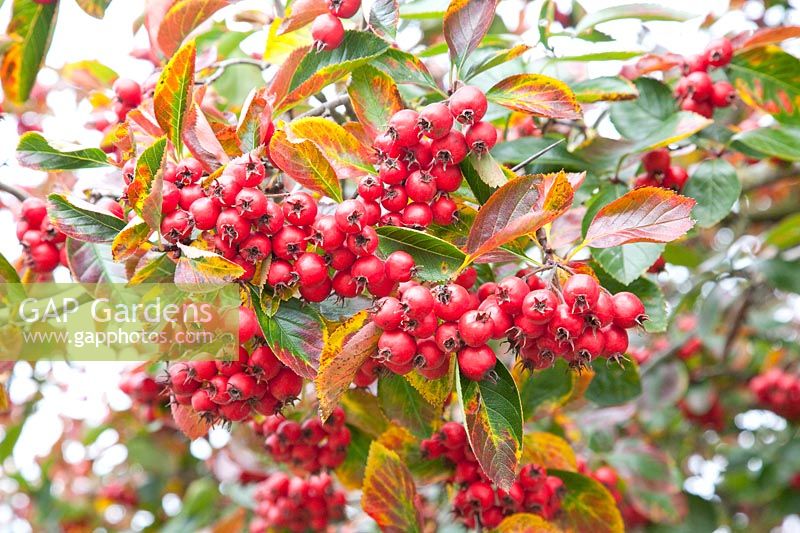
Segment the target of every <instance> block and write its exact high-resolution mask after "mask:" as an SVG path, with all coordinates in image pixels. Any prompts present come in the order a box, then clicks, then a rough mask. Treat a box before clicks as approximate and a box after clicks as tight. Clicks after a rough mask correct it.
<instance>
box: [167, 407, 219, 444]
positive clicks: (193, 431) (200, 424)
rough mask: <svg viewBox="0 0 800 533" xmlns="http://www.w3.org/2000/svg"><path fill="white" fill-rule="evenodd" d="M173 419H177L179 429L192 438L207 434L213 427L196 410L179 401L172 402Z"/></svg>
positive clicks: (176, 423)
mask: <svg viewBox="0 0 800 533" xmlns="http://www.w3.org/2000/svg"><path fill="white" fill-rule="evenodd" d="M172 419H173V420H175V425H176V426H177V427H178V429H179V430H181V431H182V432H183V434H184V435H186V436H187V437H189V438H190V439H191V440H194V439H199V438H200V437H203V436H205V435H206V433H208V430H209V429H211V424H209V423H208V422H207V421H206V420H204V419H203V418H202V417H201V416H200V415H198V414H197V412H196V411H194V410H193V409H191V408H190V407H187V406H185V405H181V404H179V403H173V404H172Z"/></svg>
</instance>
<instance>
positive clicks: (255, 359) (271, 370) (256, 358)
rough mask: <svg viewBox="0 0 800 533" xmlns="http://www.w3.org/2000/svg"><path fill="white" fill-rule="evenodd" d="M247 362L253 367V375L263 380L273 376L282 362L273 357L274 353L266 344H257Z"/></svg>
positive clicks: (279, 368) (276, 373)
mask: <svg viewBox="0 0 800 533" xmlns="http://www.w3.org/2000/svg"><path fill="white" fill-rule="evenodd" d="M248 364H249V365H250V367H251V368H252V369H253V373H254V374H255V376H256V377H257V378H258V379H259V380H264V381H269V380H271V379H272V378H274V377H275V376H276V375H278V372H280V370H281V368H282V367H283V363H281V362H280V361H279V360H278V358H277V357H275V353H274V352H273V351H272V350H270V349H269V347H268V346H259V347H258V348H256V349H255V350H253V353H251V354H250V359H249V360H248Z"/></svg>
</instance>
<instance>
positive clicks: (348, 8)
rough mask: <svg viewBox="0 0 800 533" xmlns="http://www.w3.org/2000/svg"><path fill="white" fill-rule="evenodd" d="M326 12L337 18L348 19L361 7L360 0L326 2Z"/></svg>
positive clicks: (328, 0)
mask: <svg viewBox="0 0 800 533" xmlns="http://www.w3.org/2000/svg"><path fill="white" fill-rule="evenodd" d="M325 3H326V4H327V5H328V10H329V11H330V12H331V13H332V14H334V15H336V16H337V17H339V18H343V19H349V18H350V17H352V16H353V15H355V14H356V12H357V11H358V8H359V7H361V0H327V1H326V2H325Z"/></svg>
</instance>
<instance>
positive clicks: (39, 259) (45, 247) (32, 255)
mask: <svg viewBox="0 0 800 533" xmlns="http://www.w3.org/2000/svg"><path fill="white" fill-rule="evenodd" d="M60 259H61V258H60V255H59V251H58V248H57V247H56V245H55V244H53V243H50V242H45V241H43V242H40V243H38V244H36V245H35V246H32V247H31V248H30V250H28V256H27V263H28V265H29V266H30V268H31V270H33V271H34V272H36V273H37V274H47V273H48V272H52V271H53V270H55V269H56V267H57V266H58V264H59V261H60Z"/></svg>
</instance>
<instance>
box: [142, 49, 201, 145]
mask: <svg viewBox="0 0 800 533" xmlns="http://www.w3.org/2000/svg"><path fill="white" fill-rule="evenodd" d="M195 55H196V49H195V43H194V41H189V42H188V43H186V44H185V45H183V46H182V47H181V49H180V50H178V52H177V53H176V54H175V55H174V56H172V59H170V60H169V62H168V63H167V65H166V66H165V67H164V70H163V71H162V72H161V75H160V76H159V78H158V82H157V83H156V90H155V95H154V96H153V108H154V111H155V115H156V120H157V121H158V124H159V126H161V129H162V130H164V132H165V133H166V134H167V137H168V138H169V140H170V141H172V145H173V146H174V147H175V150H176V151H177V152H178V153H180V151H181V150H180V146H181V133H182V131H183V126H184V122H185V120H186V113H187V110H188V109H189V106H190V105H191V97H192V96H191V95H192V87H193V86H194V60H195Z"/></svg>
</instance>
